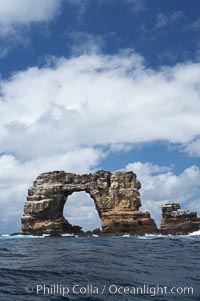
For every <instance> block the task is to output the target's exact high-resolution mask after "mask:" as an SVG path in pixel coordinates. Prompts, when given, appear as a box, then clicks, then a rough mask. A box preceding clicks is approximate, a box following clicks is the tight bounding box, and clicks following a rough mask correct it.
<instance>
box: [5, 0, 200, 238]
mask: <svg viewBox="0 0 200 301" xmlns="http://www.w3.org/2000/svg"><path fill="white" fill-rule="evenodd" d="M199 11H200V3H198V1H195V0H192V1H186V0H185V1H184V0H179V1H177V0H173V1H172V0H168V1H158V0H148V1H145V0H82V1H81V0H48V1H47V0H40V1H39V0H34V1H33V0H5V1H4V0H2V1H1V3H0V72H1V77H0V88H1V93H0V202H1V208H2V210H1V213H0V214H1V216H0V217H1V219H0V220H1V224H0V232H9V231H17V230H19V229H20V216H21V215H22V213H23V203H24V201H25V197H26V193H27V188H28V186H30V184H31V183H32V181H33V180H34V178H35V177H36V176H37V175H38V174H39V173H41V172H44V171H51V170H57V169H61V170H66V171H69V172H76V173H85V172H91V171H92V172H93V171H95V170H98V169H107V170H111V171H115V170H119V169H122V170H133V171H134V172H136V173H137V175H138V178H139V180H140V181H141V183H142V190H141V198H142V204H143V206H142V208H141V209H142V210H149V211H150V212H151V214H152V216H153V217H154V218H155V219H156V221H157V223H158V224H159V220H160V205H161V204H162V203H163V202H164V201H175V202H180V203H181V205H182V207H183V208H185V209H191V210H196V211H198V212H199V213H200V206H199V203H200V198H199V195H200V184H199V183H200V166H199V156H200V35H199V32H200V31H199V30H200V17H199ZM71 198H72V199H70V200H69V201H68V202H67V205H66V206H65V214H66V215H67V216H69V219H70V221H71V222H73V223H79V224H81V225H82V226H83V227H84V228H85V229H89V228H93V227H95V226H97V225H98V222H99V220H98V217H97V216H96V212H95V210H94V205H93V203H92V201H91V199H89V198H88V197H87V195H86V194H84V195H83V194H82V195H81V194H79V195H78V194H77V195H75V194H73V196H72V197H71ZM77 203H78V204H79V206H78V211H76V209H77V205H76V204H77Z"/></svg>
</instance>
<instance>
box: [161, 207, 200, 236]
mask: <svg viewBox="0 0 200 301" xmlns="http://www.w3.org/2000/svg"><path fill="white" fill-rule="evenodd" d="M161 209H162V220H161V233H162V234H172V235H183V234H188V233H191V232H194V231H197V230H199V229H200V218H198V217H197V212H191V211H189V210H181V207H180V204H175V203H169V204H164V205H162V207H161Z"/></svg>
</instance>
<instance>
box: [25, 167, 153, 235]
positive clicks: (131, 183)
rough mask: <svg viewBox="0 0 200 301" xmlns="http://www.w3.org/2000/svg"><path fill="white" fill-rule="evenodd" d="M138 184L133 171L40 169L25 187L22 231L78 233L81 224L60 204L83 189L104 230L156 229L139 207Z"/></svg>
mask: <svg viewBox="0 0 200 301" xmlns="http://www.w3.org/2000/svg"><path fill="white" fill-rule="evenodd" d="M140 187H141V184H140V182H139V181H138V180H137V177H136V174H134V173H133V172H122V171H119V172H115V173H111V172H109V171H104V170H102V171H98V172H96V173H93V174H84V175H77V174H73V173H66V172H64V171H53V172H48V173H42V174H41V175H39V176H38V177H37V179H36V180H35V181H34V182H33V185H32V186H31V187H30V188H29V190H28V196H27V200H26V202H25V205H24V215H23V217H22V219H21V223H22V231H23V233H25V234H44V233H52V232H56V233H81V228H80V227H78V226H75V227H74V226H72V225H71V224H70V223H69V222H68V221H67V220H66V219H65V218H64V216H63V208H64V205H65V202H66V201H67V197H68V196H69V195H71V194H72V193H73V192H76V191H86V192H87V193H89V195H90V196H91V198H92V199H93V200H94V203H95V206H96V210H97V211H98V214H99V217H100V219H101V225H102V232H103V233H104V234H108V235H112V234H113V235H120V234H125V233H129V234H141V235H143V234H145V233H156V232H157V227H156V224H155V222H154V220H153V219H151V216H150V214H149V212H141V211H139V208H140V206H141V201H140V194H139V189H140ZM77 206H78V203H77Z"/></svg>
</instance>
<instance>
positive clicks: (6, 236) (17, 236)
mask: <svg viewBox="0 0 200 301" xmlns="http://www.w3.org/2000/svg"><path fill="white" fill-rule="evenodd" d="M1 238H4V239H16V238H19V239H22V238H23V239H26V238H44V236H35V235H23V234H16V235H10V234H1V235H0V239H1Z"/></svg>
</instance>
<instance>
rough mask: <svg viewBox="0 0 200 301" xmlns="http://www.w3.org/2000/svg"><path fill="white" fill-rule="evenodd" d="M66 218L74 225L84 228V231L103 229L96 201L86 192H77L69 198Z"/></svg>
mask: <svg viewBox="0 0 200 301" xmlns="http://www.w3.org/2000/svg"><path fill="white" fill-rule="evenodd" d="M64 216H65V217H66V218H67V220H68V221H69V222H70V223H71V224H72V225H79V226H82V227H83V230H84V231H87V230H94V229H96V228H101V221H100V217H99V215H98V212H97V210H96V208H95V204H94V201H93V200H92V198H91V197H90V196H89V195H88V194H87V193H86V192H76V193H73V194H72V195H71V196H69V197H68V198H67V201H66V204H65V208H64Z"/></svg>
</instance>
